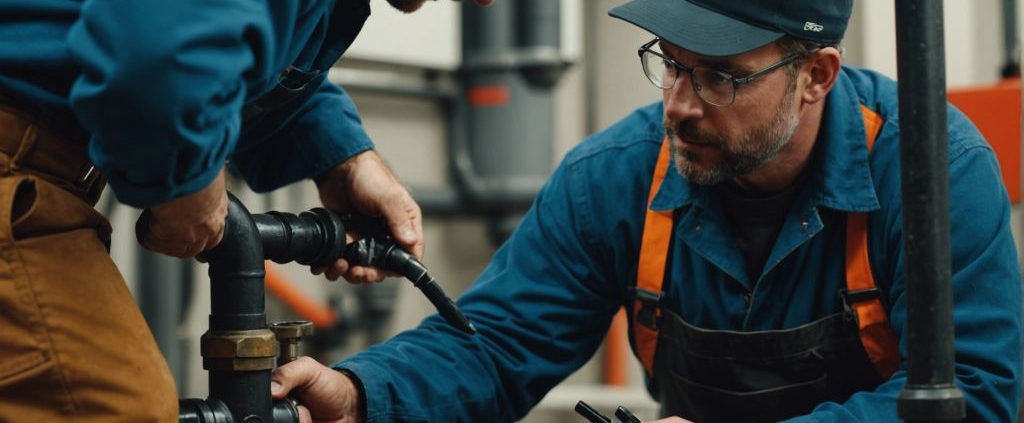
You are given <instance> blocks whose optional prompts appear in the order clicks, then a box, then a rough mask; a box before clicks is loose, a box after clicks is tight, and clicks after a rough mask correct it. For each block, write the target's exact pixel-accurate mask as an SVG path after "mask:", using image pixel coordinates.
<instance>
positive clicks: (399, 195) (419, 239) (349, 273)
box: [312, 150, 423, 283]
mask: <svg viewBox="0 0 1024 423" xmlns="http://www.w3.org/2000/svg"><path fill="white" fill-rule="evenodd" d="M316 183H317V187H318V188H319V191H320V201H322V202H323V203H324V207H326V208H328V209H330V210H333V211H335V212H337V213H341V214H344V213H349V212H353V211H359V212H361V213H363V214H366V215H369V216H381V217H383V218H384V220H385V221H386V222H387V226H388V230H389V231H390V232H391V236H392V237H393V238H394V240H395V242H397V243H398V246H399V247H401V248H402V249H404V250H406V251H408V252H410V253H412V255H413V256H415V257H416V258H417V259H422V258H423V216H422V214H421V212H420V207H419V205H417V204H416V202H415V201H414V200H413V198H412V196H411V195H409V191H407V190H406V189H405V187H403V186H402V184H401V183H400V182H398V178H397V177H395V175H394V174H393V173H392V172H391V170H390V169H388V167H387V165H385V164H384V161H383V160H381V158H380V156H379V155H377V153H376V152H375V151H373V150H368V151H365V152H363V153H360V154H358V155H356V156H355V157H352V158H350V159H348V160H346V161H344V162H342V163H340V164H338V165H337V166H335V167H333V168H331V170H328V171H327V172H325V173H324V174H322V175H320V176H318V177H317V178H316ZM349 237H350V238H349V239H348V241H349V242H351V241H352V240H353V239H354V238H353V234H352V233H351V232H350V233H349ZM312 270H313V274H320V273H321V272H323V273H324V274H325V276H326V277H327V279H330V280H332V281H333V280H337V279H338V277H339V276H342V277H344V278H345V280H347V281H349V282H352V283H369V282H378V281H380V280H382V279H384V276H386V274H385V272H383V271H382V270H381V269H377V268H374V267H366V266H350V265H349V263H348V262H347V261H345V260H343V259H339V260H337V261H336V262H334V264H332V265H331V266H328V267H327V268H314V269H312Z"/></svg>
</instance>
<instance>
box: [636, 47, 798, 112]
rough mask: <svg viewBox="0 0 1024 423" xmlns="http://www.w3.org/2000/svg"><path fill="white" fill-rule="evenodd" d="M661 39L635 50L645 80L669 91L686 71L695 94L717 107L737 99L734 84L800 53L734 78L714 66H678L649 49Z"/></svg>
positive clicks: (769, 71) (759, 73)
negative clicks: (645, 77)
mask: <svg viewBox="0 0 1024 423" xmlns="http://www.w3.org/2000/svg"><path fill="white" fill-rule="evenodd" d="M660 40H661V39H659V38H655V39H653V40H651V41H650V42H649V43H647V44H644V45H642V46H640V48H639V49H638V50H637V54H638V55H640V64H641V65H642V66H643V67H644V74H645V75H647V79H648V80H649V81H651V83H652V84H654V86H656V87H658V88H661V89H663V90H668V89H671V88H672V87H673V86H675V85H676V80H678V79H679V75H680V74H683V73H688V74H690V84H691V85H693V90H694V91H696V92H697V96H699V97H700V99H701V100H704V102H706V103H708V104H712V105H715V106H719V107H729V106H730V105H732V103H733V102H734V101H736V87H738V86H740V85H743V84H749V83H750V82H752V81H753V80H755V79H757V78H760V77H762V76H765V75H767V74H769V73H771V72H772V71H774V70H776V69H778V68H781V67H783V66H785V65H787V64H789V63H792V62H793V61H794V60H796V59H798V58H800V55H799V54H795V53H794V54H790V55H789V56H786V57H783V58H782V60H779V61H778V62H775V63H773V64H771V65H770V66H768V67H766V68H764V69H761V70H759V71H757V72H754V73H752V74H750V75H747V76H745V77H743V78H736V77H734V76H732V75H729V74H728V73H725V72H722V71H720V70H717V69H712V68H705V67H700V66H697V67H693V68H688V67H686V66H683V65H680V64H679V63H678V62H676V61H675V60H672V59H670V58H668V57H666V56H665V55H663V54H661V53H658V52H656V51H654V50H652V49H651V48H652V47H653V46H654V45H655V44H657V43H658V41H660Z"/></svg>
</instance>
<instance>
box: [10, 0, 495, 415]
mask: <svg viewBox="0 0 1024 423" xmlns="http://www.w3.org/2000/svg"><path fill="white" fill-rule="evenodd" d="M491 1H492V0H476V2H477V3H480V4H487V3H490V2H491ZM389 2H390V3H392V5H393V6H395V7H397V8H399V9H401V10H403V11H406V12H411V11H414V10H416V9H417V8H418V7H419V6H420V5H421V4H422V3H423V2H424V0H389ZM369 14H370V2H369V0H347V1H335V0H285V1H239V0H223V1H210V0H174V1H164V0H159V1H157V0H136V1H128V2H125V1H112V0H92V1H85V2H83V1H67V0H31V1H4V2H0V222H2V223H0V251H2V253H3V259H2V261H0V269H2V270H0V421H5V422H14V421H20V422H65V421H66V422H71V421H74V422H135V423H138V422H176V421H178V416H177V394H176V391H175V388H174V381H173V380H172V378H171V376H170V372H169V371H168V369H167V365H166V363H165V362H164V360H163V357H161V355H160V352H159V350H158V349H157V347H156V344H155V342H154V341H153V338H152V336H151V335H150V334H149V332H148V330H147V329H146V325H145V322H144V321H143V319H142V316H141V314H140V313H139V311H138V309H137V308H136V307H135V304H134V302H133V300H132V297H131V295H130V294H129V292H128V290H127V289H126V287H125V284H124V281H123V279H122V277H121V276H120V274H119V273H118V271H117V269H116V267H115V266H114V264H113V263H112V262H111V260H110V257H109V255H108V253H107V248H108V246H109V235H110V225H109V223H108V222H107V220H106V219H105V218H104V217H103V216H102V215H100V214H99V213H98V212H97V211H96V210H94V209H93V205H94V204H95V202H96V200H97V199H98V197H99V195H100V192H101V190H102V189H103V187H104V185H105V183H109V184H110V186H111V188H112V189H113V192H114V194H115V195H116V196H117V198H118V200H120V201H121V202H123V203H125V204H128V205H130V206H134V207H138V208H145V209H147V212H146V213H144V214H143V216H145V217H146V220H145V221H144V222H143V223H146V224H148V228H149V230H148V232H146V233H145V235H144V236H143V237H142V240H141V241H142V244H143V246H144V247H146V248H148V249H150V250H153V251H156V252H160V253H164V254H168V255H171V256H175V257H182V258H190V257H194V256H196V255H197V254H199V253H200V252H202V251H204V250H207V249H210V248H212V247H214V246H216V245H217V243H218V242H219V241H220V239H221V237H222V233H223V227H224V218H225V216H226V213H227V197H226V191H225V186H224V170H223V169H224V165H225V162H226V161H228V160H230V161H231V163H232V165H233V167H235V168H236V169H237V170H238V171H239V172H240V173H241V174H242V175H243V176H244V177H245V179H246V180H247V182H248V183H249V184H250V186H252V187H253V188H254V189H255V190H257V191H267V190H271V189H274V188H277V187H281V186H283V185H285V184H289V183H292V182H295V181H299V180H303V179H310V178H312V179H315V181H316V183H317V185H318V187H319V193H320V197H321V199H322V201H323V203H324V205H325V206H327V207H329V208H332V209H335V210H338V211H345V210H351V209H353V208H356V209H359V210H361V211H363V212H365V213H368V214H372V215H380V216H383V217H384V218H385V219H386V220H387V222H388V225H389V227H390V229H391V231H392V232H393V233H394V234H395V236H396V239H397V240H398V241H399V243H400V244H401V245H402V246H403V247H404V248H406V249H408V250H410V251H411V252H413V253H414V254H415V255H417V256H419V255H421V254H422V251H423V242H422V228H421V214H420V210H419V207H418V206H417V205H416V204H415V202H414V201H413V199H412V198H411V197H410V195H409V194H408V192H407V191H406V190H405V189H404V188H403V187H402V185H401V184H400V183H399V182H398V181H397V179H396V178H395V176H394V175H393V174H392V173H391V172H390V170H388V168H387V167H386V166H385V165H384V163H383V162H382V160H381V159H380V157H378V155H377V154H376V153H375V152H374V151H373V143H372V142H371V141H370V138H369V137H368V136H367V134H366V133H365V131H364V130H363V129H362V126H361V123H360V120H359V116H358V115H357V113H356V109H355V106H354V104H353V103H352V101H351V99H349V98H348V96H347V95H346V94H345V93H344V92H343V91H342V90H341V89H340V88H338V87H336V86H334V85H333V84H331V83H329V82H328V81H327V71H328V70H329V69H330V67H331V66H332V65H333V64H334V63H335V61H337V60H338V58H339V57H340V56H341V55H342V53H344V52H345V50H346V49H347V48H348V47H349V46H350V44H351V43H352V41H353V40H354V39H355V37H356V35H357V34H358V33H359V31H360V29H361V28H362V25H363V23H364V21H365V20H366V18H367V17H368V16H369ZM314 272H317V273H319V272H324V273H325V274H326V276H327V277H328V278H329V279H332V280H334V279H337V278H338V277H341V276H343V277H345V278H346V279H348V280H349V281H353V282H365V281H375V280H379V279H381V278H382V277H383V276H382V274H381V272H380V271H379V269H374V268H369V267H360V266H351V267H350V266H349V265H348V263H346V262H345V261H343V260H339V261H338V262H336V263H335V264H333V265H332V266H330V267H328V268H326V269H314ZM144 282H145V281H143V283H144Z"/></svg>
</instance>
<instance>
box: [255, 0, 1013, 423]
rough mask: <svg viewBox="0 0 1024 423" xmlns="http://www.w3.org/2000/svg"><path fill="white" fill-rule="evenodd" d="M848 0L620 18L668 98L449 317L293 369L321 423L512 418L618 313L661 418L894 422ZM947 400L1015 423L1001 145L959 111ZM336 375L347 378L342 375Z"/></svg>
mask: <svg viewBox="0 0 1024 423" xmlns="http://www.w3.org/2000/svg"><path fill="white" fill-rule="evenodd" d="M851 9H852V4H851V0H826V1H823V0H633V1H630V2H628V3H626V4H624V5H622V6H620V7H617V8H615V9H613V10H612V11H611V12H610V14H611V15H612V16H614V17H617V18H620V19H623V20H625V21H628V22H630V23H633V24H635V25H638V26H640V27H641V28H644V29H645V30H647V31H650V32H651V33H653V35H654V37H656V38H654V39H653V40H651V41H650V42H648V43H646V44H644V45H642V46H641V47H640V49H639V51H638V52H639V56H640V62H641V63H640V64H641V66H642V69H643V72H644V74H645V76H646V78H647V79H648V80H650V82H651V83H652V84H653V85H654V86H655V87H656V88H657V89H658V90H659V91H660V92H661V94H662V101H661V102H659V103H657V104H653V105H650V106H648V107H644V108H641V109H639V110H637V111H635V112H634V113H632V114H631V115H629V116H627V117H626V118H625V119H624V120H622V121H621V122H619V123H618V124H616V125H613V126H612V127H610V128H608V129H606V130H604V131H602V132H601V133H598V134H596V135H594V136H592V137H590V138H589V139H587V140H586V141H584V142H583V143H582V144H580V145H579V146H577V147H576V148H575V149H574V150H573V151H571V152H570V153H568V155H567V156H566V157H565V159H564V161H563V162H562V164H561V165H560V166H559V167H558V168H557V169H556V171H555V172H554V174H553V175H552V176H551V179H550V180H549V182H548V183H547V184H546V186H545V187H544V188H543V189H542V190H541V192H540V193H539V194H538V196H537V198H536V201H535V203H534V205H533V207H532V209H531V210H530V212H529V213H528V214H527V215H526V216H525V218H524V219H523V221H522V223H521V225H520V227H519V228H518V229H517V230H516V232H515V233H514V234H513V235H512V236H511V238H510V239H509V240H508V241H507V242H506V244H505V245H503V246H502V247H501V249H499V251H498V252H497V253H496V254H495V256H494V258H493V260H492V262H491V264H490V265H489V266H488V267H487V268H486V269H485V270H484V272H483V274H482V275H481V276H480V278H479V279H478V280H477V281H476V283H475V284H474V285H473V287H471V288H470V289H469V290H468V291H467V292H466V293H465V294H464V295H463V296H462V297H461V299H460V302H459V306H460V308H461V310H462V311H463V312H464V313H465V314H466V316H467V317H468V318H469V319H470V320H471V321H472V322H473V324H474V325H475V326H476V328H477V329H478V331H479V333H478V335H476V336H467V335H465V334H462V333H460V332H458V331H457V330H454V329H452V328H450V327H448V326H447V325H445V323H444V321H443V320H442V319H440V318H439V317H437V316H432V317H429V318H427V319H426V320H425V321H424V322H423V323H422V324H421V326H420V327H419V328H417V329H414V330H411V331H407V332H405V333H402V334H400V335H398V336H396V337H395V338H394V339H392V340H390V341H388V342H385V343H383V344H381V345H377V346H374V347H371V348H369V349H368V350H367V351H365V352H362V353H360V354H357V355H355V356H354V357H351V358H349V359H346V360H345V361H343V362H341V363H338V364H336V365H334V366H333V369H328V368H326V367H323V366H321V365H319V364H317V363H315V362H314V361H312V360H308V359H305V360H299V361H296V362H294V363H292V364H289V365H286V366H284V367H282V368H281V369H279V370H278V371H277V372H276V373H275V375H274V377H273V380H274V386H273V387H272V392H274V395H275V397H282V396H283V395H284V394H285V393H287V392H289V391H291V392H293V394H294V395H296V397H297V398H299V400H300V401H301V402H303V403H304V404H306V406H308V407H309V411H310V412H311V413H312V415H313V416H314V417H315V418H316V419H317V421H331V422H335V421H346V422H348V421H367V422H384V421H410V422H411V421H436V422H442V421H457V422H472V421H487V422H507V421H514V420H516V419H519V418H521V417H522V416H523V415H525V414H526V412H527V411H528V410H529V409H530V408H531V407H532V406H533V405H535V404H536V403H537V402H538V401H540V399H541V398H543V396H544V395H545V394H546V393H547V392H548V390H550V389H551V388H552V387H554V386H555V385H556V384H557V383H559V382H560V381H561V380H563V379H564V378H565V377H567V376H568V375H569V374H571V373H572V372H573V371H575V370H576V369H577V368H579V367H580V366H581V365H583V364H584V363H585V362H586V361H587V360H588V359H589V358H590V357H591V356H592V354H593V353H594V352H595V351H596V350H597V348H598V347H599V345H600V343H601V341H602V339H603V338H604V334H605V333H606V331H607V329H608V325H609V323H610V322H611V320H612V317H613V316H614V315H615V313H616V311H617V310H619V309H621V308H625V309H626V310H627V311H628V314H629V316H630V333H631V338H632V341H633V342H632V345H633V348H634V352H635V353H636V354H637V356H638V358H639V360H640V362H641V364H642V365H643V367H644V370H645V373H646V376H647V381H648V387H649V388H650V390H651V393H652V394H653V396H654V397H655V399H657V400H658V401H660V403H661V405H662V407H663V411H664V414H665V415H666V416H674V417H670V418H667V419H665V420H664V421H665V422H681V421H682V422H696V423H718V422H744V423H756V422H775V421H783V420H785V421H787V422H791V423H795V422H801V423H804V422H806V423H811V422H833V423H835V422H850V423H852V422H871V423H878V422H898V421H899V418H898V417H897V411H896V398H897V394H898V392H899V391H900V390H901V389H902V388H903V386H904V385H905V383H906V372H905V359H906V354H905V352H906V346H907V342H908V340H907V333H906V331H905V329H904V325H905V323H906V316H907V313H906V310H905V308H906V298H905V281H904V274H903V265H904V255H903V248H904V247H903V233H902V219H903V216H902V208H901V204H900V202H901V192H900V174H899V163H898V156H899V154H898V151H899V133H898V131H899V125H898V122H897V120H898V117H897V101H896V100H897V96H896V85H895V83H894V82H893V81H892V80H890V79H887V78H885V77H883V76H882V75H880V74H878V73H875V72H872V71H868V70H863V69H856V68H852V67H846V66H842V65H841V55H840V51H839V49H838V47H837V46H838V44H839V42H840V41H841V38H842V36H843V34H844V32H845V29H846V25H847V21H848V19H849V16H850V13H851ZM948 122H949V126H948V132H949V150H948V151H949V175H950V181H951V185H950V194H951V197H952V201H951V202H950V204H951V207H950V213H951V221H952V222H954V225H953V227H952V228H951V231H952V233H951V240H952V242H951V251H950V253H951V259H952V260H951V262H952V267H953V268H952V275H953V299H954V311H953V314H954V324H955V332H956V340H955V344H954V348H955V351H956V363H955V366H956V377H957V379H956V380H957V386H958V387H959V388H960V389H961V390H962V391H963V393H964V395H965V397H966V404H967V419H966V421H970V422H1009V421H1012V420H1013V419H1014V418H1015V416H1016V414H1017V407H1018V404H1017V401H1018V398H1019V397H1020V387H1021V386H1020V379H1021V377H1020V376H1021V337H1020V313H1021V307H1020V298H1021V290H1020V280H1021V279H1020V271H1019V269H1018V264H1017V257H1016V250H1015V244H1014V240H1013V237H1012V235H1011V231H1010V226H1009V212H1010V207H1009V200H1008V196H1007V193H1006V191H1005V188H1004V186H1003V184H1002V181H1001V177H1000V172H999V169H998V165H997V162H996V159H995V157H994V155H993V152H992V150H991V149H990V148H989V147H988V145H987V144H986V142H985V140H984V139H983V138H982V137H981V135H980V134H979V133H978V132H977V130H976V129H975V128H974V127H973V126H972V125H971V124H970V122H969V121H968V120H967V119H966V118H965V117H964V116H963V115H962V114H961V113H959V112H958V111H956V110H954V109H952V108H950V109H949V114H948ZM335 370H339V371H335Z"/></svg>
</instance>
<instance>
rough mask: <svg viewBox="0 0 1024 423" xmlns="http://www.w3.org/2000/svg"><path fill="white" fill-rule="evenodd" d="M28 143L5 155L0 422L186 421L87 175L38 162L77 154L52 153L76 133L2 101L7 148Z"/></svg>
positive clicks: (0, 193) (0, 168)
mask: <svg viewBox="0 0 1024 423" xmlns="http://www.w3.org/2000/svg"><path fill="white" fill-rule="evenodd" d="M11 137H13V138H14V139H16V140H17V141H13V142H12V141H11V140H12V138H11ZM3 141H7V142H6V143H5V142H3ZM22 142H30V143H34V144H33V147H32V148H31V151H27V152H25V154H22V153H23V152H21V151H18V152H13V153H12V152H10V151H4V152H0V422H3V423H6V422H19V423H20V422H47V423H49V422H54V423H56V422H80V423H85V422H107V423H109V422H133V423H139V422H161V423H163V422H176V421H178V417H177V413H178V402H177V393H176V390H175V387H174V380H173V379H172V377H171V374H170V371H169V369H168V368H167V363H166V361H165V360H164V358H163V356H161V354H160V351H159V350H158V348H157V346H156V342H155V341H154V340H153V337H152V335H151V334H150V333H149V330H148V328H147V327H146V323H145V321H144V320H143V318H142V314H141V313H140V312H139V310H138V308H137V307H136V305H135V302H134V301H133V299H132V296H131V294H130V293H129V291H128V289H127V287H126V285H125V283H124V279H123V277H122V276H121V274H120V272H118V270H117V267H116V266H115V265H114V263H113V261H111V258H110V255H109V253H108V249H107V244H106V243H107V242H108V240H109V236H110V230H111V229H110V223H109V222H108V221H107V219H106V218H105V217H104V216H103V215H101V214H100V213H98V212H97V211H96V210H95V209H93V207H92V203H94V202H95V198H89V197H87V196H83V195H81V192H76V193H73V192H75V190H73V189H69V186H71V185H73V184H74V182H76V181H70V182H69V181H62V180H61V179H60V178H59V177H57V178H54V177H48V176H47V175H54V174H55V175H62V174H63V173H62V172H60V171H59V169H56V170H58V171H53V170H55V169H39V168H37V166H34V165H33V163H43V164H45V163H50V162H56V163H66V162H69V161H68V160H57V161H54V160H45V159H42V158H44V157H50V158H52V157H59V156H60V155H61V154H66V150H65V151H64V152H58V151H56V150H54V149H58V148H61V145H62V143H66V142H68V140H67V139H60V137H59V136H56V135H54V134H53V133H51V132H48V131H46V130H45V129H44V128H39V127H36V125H35V123H34V122H33V121H32V119H31V118H27V117H26V116H23V115H18V114H17V113H14V112H12V110H11V109H9V108H4V107H0V145H7V146H10V145H18V144H17V143H22ZM8 150H9V148H8ZM48 150H49V151H48ZM33 155H49V156H35V157H36V159H35V160H33V158H32V156H33ZM47 166H50V165H44V166H38V167H47ZM69 184H71V185H69ZM96 191H98V190H96ZM94 194H96V193H94ZM93 197H95V195H94V196H93Z"/></svg>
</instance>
